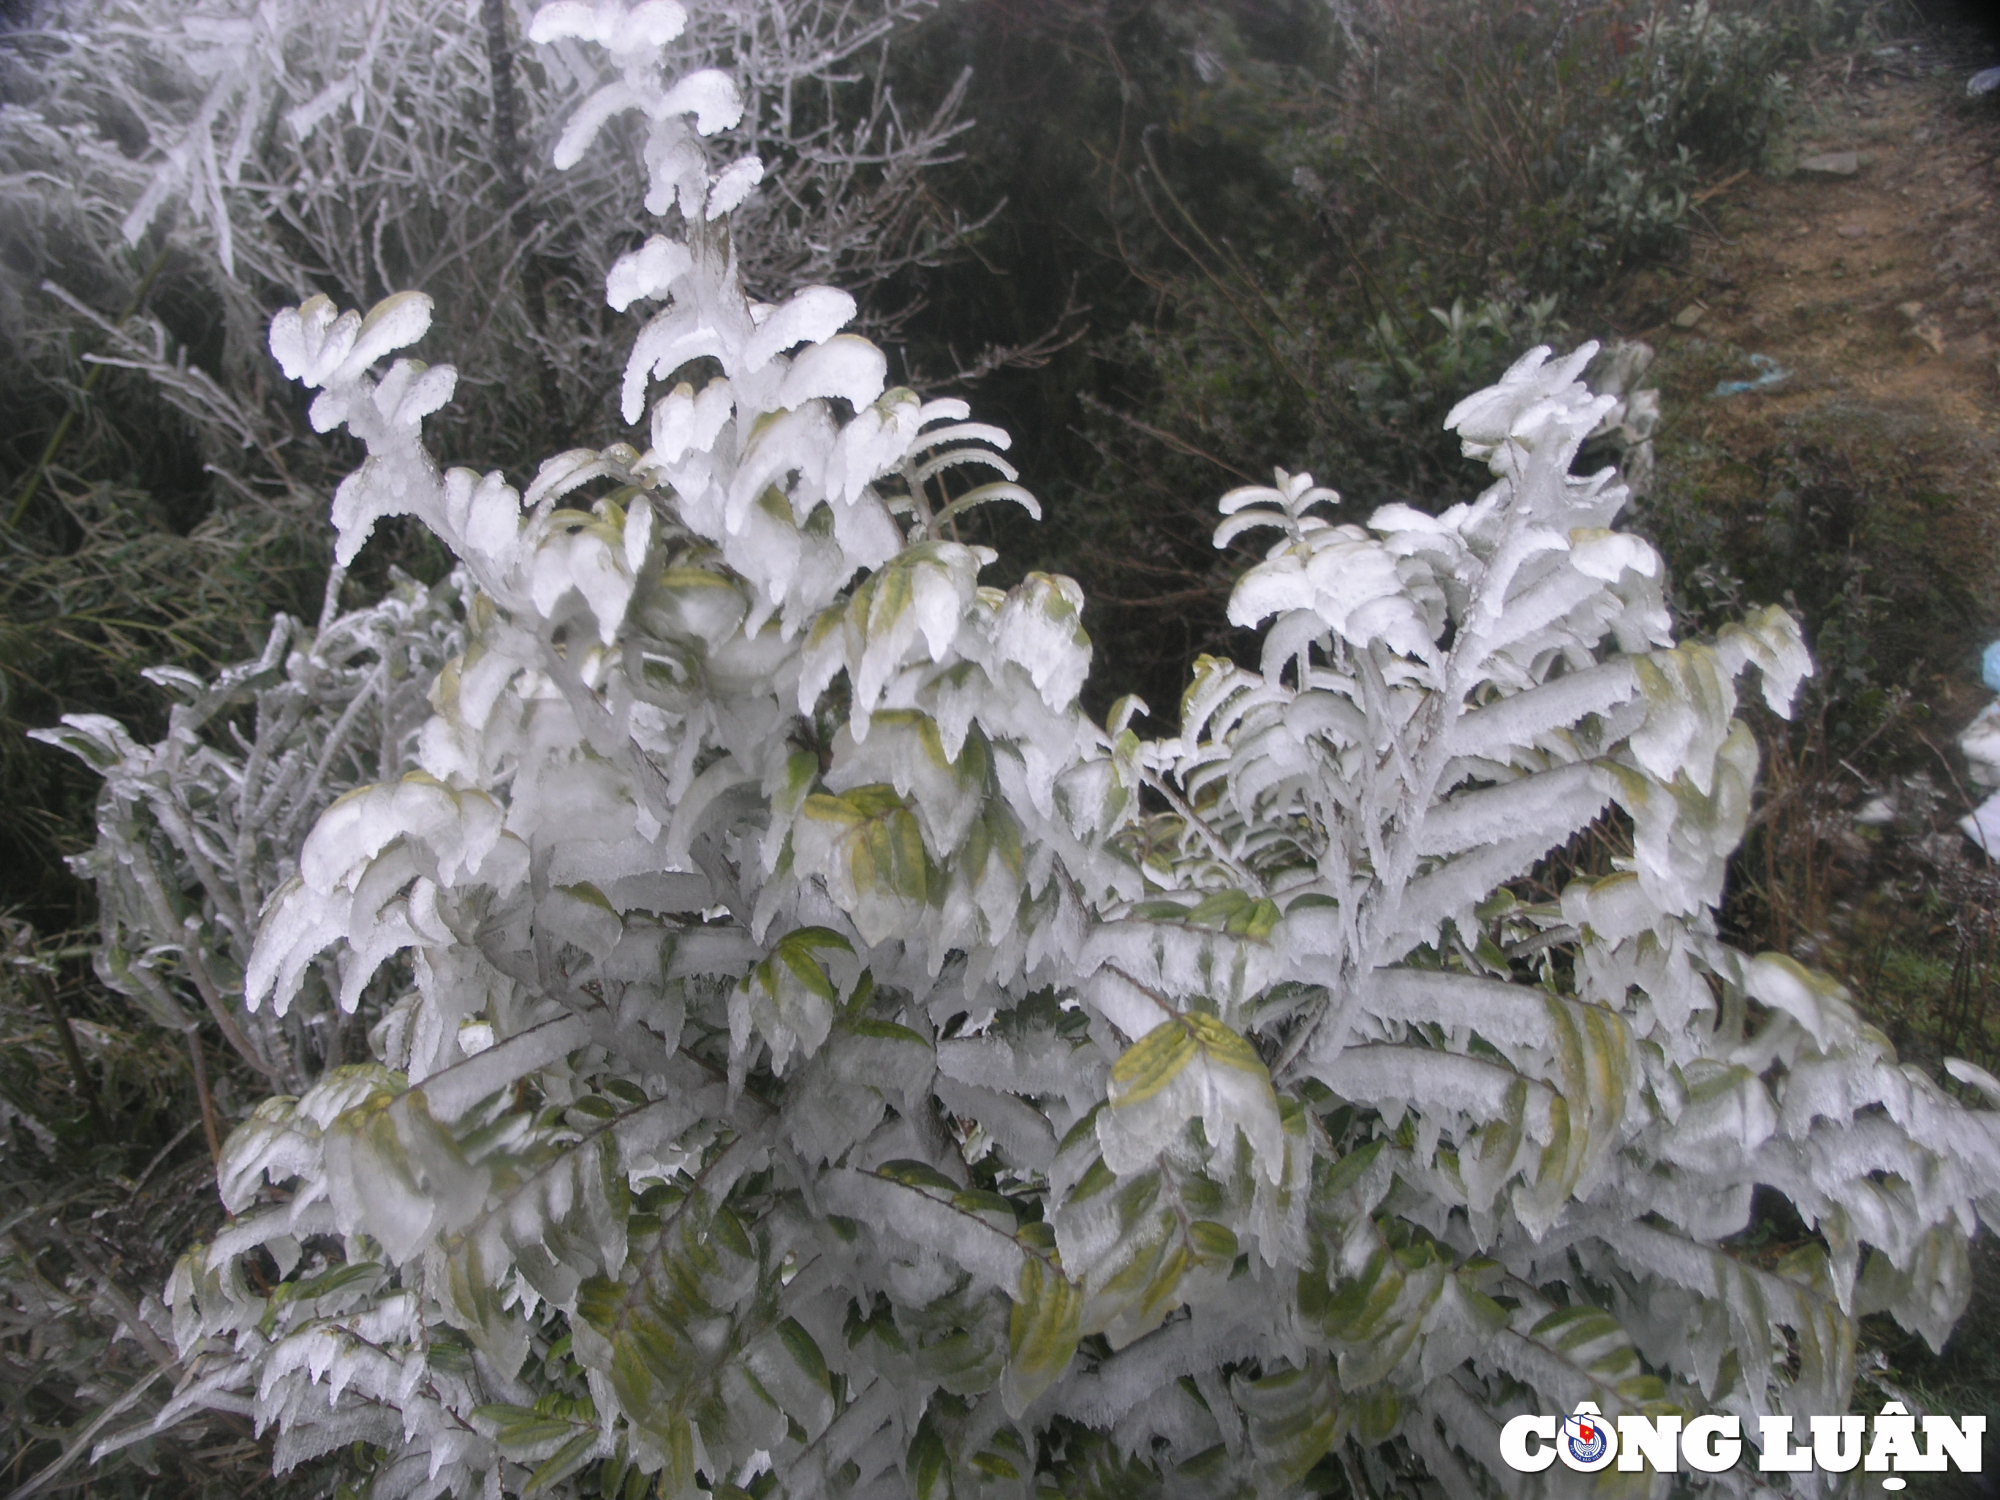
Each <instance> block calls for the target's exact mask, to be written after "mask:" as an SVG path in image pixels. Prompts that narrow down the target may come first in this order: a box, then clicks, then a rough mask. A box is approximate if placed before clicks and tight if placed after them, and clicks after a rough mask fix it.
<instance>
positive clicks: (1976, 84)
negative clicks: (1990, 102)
mask: <svg viewBox="0 0 2000 1500" xmlns="http://www.w3.org/2000/svg"><path fill="white" fill-rule="evenodd" d="M1995 89H2000V68H1988V69H1986V70H1985V71H1984V72H1982V73H1974V74H1973V75H1972V78H1971V80H1970V81H1969V82H1968V83H1967V84H1966V85H1965V91H1966V93H1968V94H1970V95H1971V96H1972V97H1973V98H1975V99H1977V98H1978V97H1979V96H1980V95H1981V94H1990V93H1992V92H1993V91H1994V90H1995Z"/></svg>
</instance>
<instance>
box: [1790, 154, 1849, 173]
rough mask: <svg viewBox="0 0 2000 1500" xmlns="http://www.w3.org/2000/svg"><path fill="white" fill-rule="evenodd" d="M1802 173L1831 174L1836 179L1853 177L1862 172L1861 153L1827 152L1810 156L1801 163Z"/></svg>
mask: <svg viewBox="0 0 2000 1500" xmlns="http://www.w3.org/2000/svg"><path fill="white" fill-rule="evenodd" d="M1799 170H1800V171H1801V172H1830V173H1832V174H1833V175H1834V176H1836V177H1852V176H1853V175H1854V174H1855V173H1856V172H1859V171H1860V170H1861V153H1860V152H1859V151H1826V152H1822V153H1821V154H1820V155H1818V156H1808V157H1807V158H1806V159H1805V160H1804V161H1802V162H1800V163H1799Z"/></svg>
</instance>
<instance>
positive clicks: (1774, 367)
mask: <svg viewBox="0 0 2000 1500" xmlns="http://www.w3.org/2000/svg"><path fill="white" fill-rule="evenodd" d="M1750 363H1751V364H1752V365H1753V366H1755V367H1756V370H1757V378H1756V379H1755V380H1725V381H1723V382H1722V383H1721V384H1720V385H1718V386H1717V387H1716V388H1715V390H1714V391H1713V393H1712V394H1713V395H1716V396H1740V395H1742V394H1743V393H1744V392H1745V391H1762V390H1768V389H1769V388H1770V387H1772V386H1774V385H1776V384H1777V383H1778V382H1779V381H1781V380H1789V379H1791V378H1792V372H1791V371H1790V370H1787V369H1785V368H1784V367H1783V366H1782V365H1780V364H1779V363H1778V362H1777V361H1776V360H1775V359H1773V358H1771V356H1770V355H1768V354H1753V355H1751V356H1750ZM1994 691H1995V692H1996V693H2000V687H1996V688H1995V689H1994Z"/></svg>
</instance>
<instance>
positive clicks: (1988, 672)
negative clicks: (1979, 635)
mask: <svg viewBox="0 0 2000 1500" xmlns="http://www.w3.org/2000/svg"><path fill="white" fill-rule="evenodd" d="M1979 680H1980V681H1981V682H1983V683H1985V684H1986V685H1987V686H1988V687H1989V688H1991V689H1992V690H1993V691H1994V692H1996V693H2000V641H1995V642H1994V643H1993V644H1992V645H1990V646H1988V647H1987V648H1986V654H1985V655H1984V656H1982V657H1980V658H1979Z"/></svg>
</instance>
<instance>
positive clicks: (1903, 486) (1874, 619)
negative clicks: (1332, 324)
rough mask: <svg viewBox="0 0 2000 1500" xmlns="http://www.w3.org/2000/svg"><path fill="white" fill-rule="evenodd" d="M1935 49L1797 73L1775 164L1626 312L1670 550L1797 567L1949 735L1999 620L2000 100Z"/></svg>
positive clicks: (1768, 569)
mask: <svg viewBox="0 0 2000 1500" xmlns="http://www.w3.org/2000/svg"><path fill="white" fill-rule="evenodd" d="M1938 51H1939V49H1938V47H1937V44H1936V43H1935V41H1933V42H1931V43H1928V44H1926V43H1916V44H1912V43H1908V42H1905V43H1902V44H1900V45H1897V46H1895V47H1893V48H1892V47H1884V48H1881V49H1878V50H1876V51H1873V52H1870V53H1866V54H1863V55H1862V56H1860V57H1859V58H1856V59H1853V60H1851V61H1850V60H1847V59H1842V60H1840V61H1839V62H1838V63H1829V64H1827V65H1825V66H1824V67H1823V68H1822V69H1821V70H1820V71H1819V73H1818V75H1817V76H1809V77H1807V78H1805V79H1802V80H1801V81H1800V83H1799V85H1798V92H1799V96H1800V99H1801V101H1802V104H1801V108H1800V109H1799V110H1798V112H1797V124H1796V126H1795V131H1794V135H1793V137H1792V139H1791V140H1790V141H1789V142H1788V143H1787V145H1786V148H1785V150H1784V151H1783V152H1782V154H1781V155H1780V157H1779V159H1778V161H1777V162H1776V163H1775V165H1774V169H1773V170H1772V171H1770V172H1767V173H1762V174H1754V175H1750V176H1747V177H1745V178H1743V179H1741V180H1739V181H1735V182H1732V183H1729V184H1725V185H1723V188H1722V191H1721V192H1719V193H1716V194H1715V195H1714V196H1713V197H1712V198H1710V200H1709V201H1708V202H1707V203H1706V204H1705V205H1703V207H1702V210H1701V212H1702V218H1703V227H1702V230H1701V231H1700V232H1699V233H1697V235H1696V236H1695V238H1694V240H1693V242H1692V245H1691V247H1690V251H1689V254H1688V255H1687V256H1686V257H1685V258H1684V260H1683V261H1682V262H1681V263H1680V264H1679V265H1677V266H1674V267H1671V268H1666V269H1662V270H1656V271H1652V272H1648V273H1646V274H1643V275H1641V276H1640V277H1638V278H1635V280H1634V281H1633V282H1632V283H1631V284H1629V285H1628V286H1627V287H1625V288H1624V289H1622V292H1621V295H1620V298H1619V305H1618V308H1617V312H1618V314H1619V316H1620V318H1621V321H1623V322H1624V323H1625V325H1626V326H1627V327H1630V328H1633V329H1634V330H1635V331H1643V334H1644V336H1645V337H1647V338H1648V339H1649V340H1650V341H1652V342H1653V343H1654V344H1655V345H1656V346H1658V347H1660V349H1661V351H1662V355H1663V357H1662V360H1661V362H1660V365H1659V370H1660V375H1661V380H1662V384H1663V386H1664V388H1665V393H1666V396H1667V403H1666V407H1667V429H1666V432H1665V433H1664V435H1663V436H1664V444H1663V450H1662V487H1661V494H1660V496H1659V497H1658V500H1657V506H1658V509H1659V512H1660V513H1659V516H1658V521H1659V525H1660V527H1661V529H1662V531H1663V533H1664V539H1665V540H1667V541H1668V542H1669V543H1670V548H1669V550H1670V551H1673V550H1681V551H1683V553H1684V554H1685V555H1686V556H1687V557H1689V558H1691V559H1693V560H1694V561H1695V562H1696V563H1697V564H1698V565H1701V564H1706V565H1707V566H1709V567H1710V569H1711V571H1712V572H1713V573H1714V574H1715V575H1716V576H1717V580H1718V582H1717V586H1718V587H1721V588H1723V589H1724V590H1725V592H1728V591H1733V590H1734V589H1735V588H1736V587H1737V586H1738V585H1740V586H1741V588H1742V590H1743V591H1744V593H1745V595H1746V597H1753V598H1754V597H1764V598H1771V597H1781V596H1782V595H1783V593H1784V592H1786V591H1791V592H1792V593H1793V594H1794V597H1795V599H1796V601H1797V603H1798V604H1799V605H1800V606H1801V607H1802V609H1803V610H1804V611H1805V613H1806V615H1807V618H1808V621H1809V625H1810V626H1811V627H1812V628H1814V629H1815V631H1816V632H1817V633H1818V634H1820V635H1821V636H1828V634H1829V632H1830V633H1831V638H1829V639H1827V640H1826V641H1825V642H1824V643H1823V650H1822V654H1823V655H1825V654H1828V652H1829V651H1830V652H1831V655H1832V656H1833V658H1834V659H1833V660H1831V661H1829V662H1828V665H1829V666H1830V667H1831V668H1833V669H1835V670H1841V669H1843V668H1846V669H1849V670H1853V671H1862V672H1866V673H1868V674H1871V675H1873V676H1875V677H1876V678H1877V685H1879V686H1884V687H1894V686H1902V687H1905V688H1907V689H1909V690H1910V691H1911V692H1912V693H1913V694H1915V695H1916V697H1917V699H1918V700H1919V702H1921V703H1923V704H1925V705H1928V706H1930V707H1932V708H1934V709H1935V710H1936V714H1937V717H1936V721H1935V722H1936V724H1937V731H1938V733H1940V734H1942V735H1944V736H1945V737H1946V738H1948V737H1949V734H1950V732H1951V730H1953V729H1955V728H1956V726H1957V724H1958V723H1960V722H1962V721H1963V719H1964V718H1965V717H1967V716H1969V714H1970V713H1971V712H1972V711H1974V710H1975V709H1976V707H1977V706H1979V704H1980V703H1983V701H1984V699H1985V696H1986V695H1985V693H1984V691H1983V689H1981V688H1979V686H1978V683H1977V669H1976V658H1977V651H1978V648H1979V646H1981V645H1983V643H1984V642H1985V641H1986V640H1987V639H1988V638H1990V635H1991V633H1992V627H1993V626H1994V625H1995V624H1996V623H2000V589H1996V587H1995V584H1996V582H2000V551H1996V544H2000V365H1997V364H1996V354H2000V99H1986V100H1976V101H1975V100H1968V99H1966V97H1965V92H1964V81H1965V78H1966V77H1967V75H1968V73H1969V72H1970V67H1969V66H1967V61H1966V59H1965V58H1963V57H1953V58H1951V59H1949V60H1945V59H1944V58H1941V57H1939V56H1938ZM1753 356H1762V357H1763V359H1764V360H1768V361H1770V362H1771V363H1769V364H1765V363H1761V362H1758V361H1756V360H1754V359H1753ZM1774 368H1775V369H1778V370H1784V371H1788V372H1789V374H1788V375H1787V376H1786V377H1785V378H1784V379H1782V380H1778V381H1776V382H1775V383H1772V384H1770V385H1768V386H1766V387H1764V388H1761V389H1757V390H1753V391H1750V392H1744V393H1737V394H1729V395H1723V394H1718V388H1719V386H1721V384H1722V383H1723V382H1728V381H1737V382H1741V381H1751V380H1755V379H1757V378H1758V377H1759V376H1760V375H1764V374H1767V373H1769V372H1771V371H1772V370H1773V369H1774ZM1674 542H1679V543H1680V544H1681V546H1680V548H1679V549H1676V548H1674V547H1673V546H1672V545H1671V544H1672V543H1674ZM1717 602H1718V603H1724V602H1726V600H1723V599H1718V600H1717ZM1843 653H1846V655H1847V658H1848V659H1843ZM1863 656H1865V658H1866V660H1865V661H1864V660H1862V659H1861V658H1862V657H1863Z"/></svg>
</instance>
